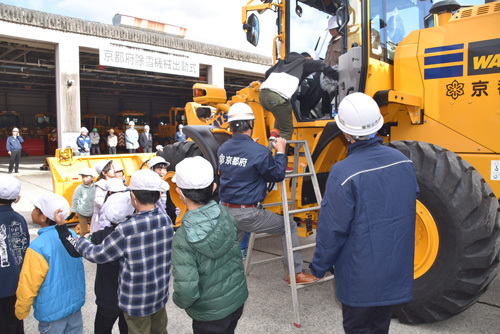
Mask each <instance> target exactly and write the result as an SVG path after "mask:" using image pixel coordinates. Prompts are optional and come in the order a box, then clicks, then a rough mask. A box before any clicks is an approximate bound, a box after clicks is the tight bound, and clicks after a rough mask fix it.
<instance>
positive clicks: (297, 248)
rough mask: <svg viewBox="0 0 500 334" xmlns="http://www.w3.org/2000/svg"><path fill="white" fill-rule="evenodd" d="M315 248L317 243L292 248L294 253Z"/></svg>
mask: <svg viewBox="0 0 500 334" xmlns="http://www.w3.org/2000/svg"><path fill="white" fill-rule="evenodd" d="M313 247H316V243H315V242H313V243H310V244H307V245H302V246H297V247H292V252H295V251H298V250H302V249H307V248H313Z"/></svg>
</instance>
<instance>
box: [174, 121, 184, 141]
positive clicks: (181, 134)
mask: <svg viewBox="0 0 500 334" xmlns="http://www.w3.org/2000/svg"><path fill="white" fill-rule="evenodd" d="M183 127H184V125H182V124H179V131H177V132H176V133H175V138H174V140H175V141H176V142H178V141H186V135H185V134H184V132H182V128H183Z"/></svg>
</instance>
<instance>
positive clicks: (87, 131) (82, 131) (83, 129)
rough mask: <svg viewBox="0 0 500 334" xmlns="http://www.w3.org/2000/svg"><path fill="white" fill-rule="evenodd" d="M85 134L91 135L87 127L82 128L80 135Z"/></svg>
mask: <svg viewBox="0 0 500 334" xmlns="http://www.w3.org/2000/svg"><path fill="white" fill-rule="evenodd" d="M84 132H85V133H89V130H87V128H86V127H82V128H81V129H80V133H84Z"/></svg>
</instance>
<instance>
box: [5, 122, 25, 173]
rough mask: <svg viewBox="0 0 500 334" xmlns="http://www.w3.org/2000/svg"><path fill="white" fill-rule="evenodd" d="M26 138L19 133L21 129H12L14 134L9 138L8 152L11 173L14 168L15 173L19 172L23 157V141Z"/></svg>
mask: <svg viewBox="0 0 500 334" xmlns="http://www.w3.org/2000/svg"><path fill="white" fill-rule="evenodd" d="M22 142H24V139H23V138H22V137H21V136H20V135H19V129H18V128H14V129H12V136H10V137H9V138H7V144H6V146H7V152H8V153H9V155H10V161H9V174H10V173H12V170H14V172H15V173H19V160H20V159H21V150H22V145H21V143H22Z"/></svg>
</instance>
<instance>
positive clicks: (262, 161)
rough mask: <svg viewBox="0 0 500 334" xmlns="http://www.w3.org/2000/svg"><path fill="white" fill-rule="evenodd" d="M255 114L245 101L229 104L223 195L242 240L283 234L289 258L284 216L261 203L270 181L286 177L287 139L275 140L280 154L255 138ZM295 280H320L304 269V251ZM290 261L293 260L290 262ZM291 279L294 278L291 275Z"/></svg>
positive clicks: (299, 256)
mask: <svg viewBox="0 0 500 334" xmlns="http://www.w3.org/2000/svg"><path fill="white" fill-rule="evenodd" d="M254 120H255V117H254V115H253V112H252V109H251V108H250V107H249V106H248V105H246V104H245V103H235V104H233V105H232V106H231V108H229V112H228V121H229V126H230V128H231V131H232V132H233V138H232V139H230V140H228V141H226V142H225V143H224V144H222V146H221V147H220V148H219V151H218V156H219V172H220V191H219V194H220V199H221V201H222V205H224V206H225V207H226V208H227V210H228V212H229V213H230V214H231V215H232V216H233V217H234V219H235V220H236V221H237V223H238V241H239V242H241V241H242V240H243V238H244V236H245V233H246V232H263V233H268V234H281V238H282V241H283V252H284V254H285V259H287V256H286V254H287V250H286V241H285V225H284V219H283V216H280V215H277V214H275V213H273V212H271V211H269V210H266V209H263V208H262V206H261V205H260V203H262V201H264V199H265V197H266V195H267V187H266V185H267V182H281V181H282V180H283V179H284V178H285V170H286V167H287V164H288V158H287V156H286V154H284V153H285V147H286V140H285V139H283V138H277V139H276V140H275V141H274V142H273V146H274V148H275V149H276V152H277V153H276V155H275V156H274V157H273V155H272V152H271V151H269V150H268V149H267V148H266V147H265V146H262V145H260V144H258V143H256V142H255V141H253V140H252V137H251V136H252V132H253V126H254ZM290 229H291V232H292V246H293V247H297V246H299V238H298V235H297V224H296V223H295V222H294V221H293V220H292V221H291V222H290ZM293 259H294V263H293V266H294V268H295V280H296V282H297V284H308V283H313V282H315V281H317V279H316V278H315V277H313V276H312V275H310V274H305V273H303V272H302V254H301V253H300V252H294V254H293ZM288 265H290V264H288ZM288 283H290V278H288Z"/></svg>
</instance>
